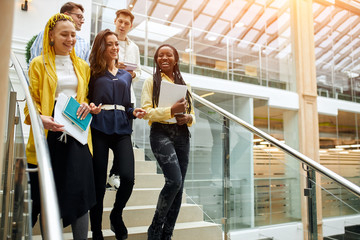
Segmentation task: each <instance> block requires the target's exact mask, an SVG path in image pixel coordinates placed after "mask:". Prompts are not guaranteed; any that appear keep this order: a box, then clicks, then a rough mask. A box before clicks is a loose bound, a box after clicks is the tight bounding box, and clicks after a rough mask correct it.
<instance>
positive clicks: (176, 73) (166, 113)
mask: <svg viewBox="0 0 360 240" xmlns="http://www.w3.org/2000/svg"><path fill="white" fill-rule="evenodd" d="M154 63H155V67H154V73H153V77H152V78H151V77H150V78H148V79H146V81H145V82H144V85H143V90H142V95H141V105H142V107H143V108H144V109H145V110H146V111H147V115H146V116H145V118H147V119H149V124H150V125H151V130H150V144H151V150H152V151H153V153H154V156H155V158H156V160H157V162H158V163H159V165H160V167H161V169H162V171H163V173H164V177H165V186H164V188H163V189H162V190H161V192H160V195H159V199H158V203H157V205H156V211H155V215H154V218H153V220H152V223H151V225H150V227H149V229H148V240H160V239H165V240H170V239H171V236H172V234H173V231H174V227H175V222H176V219H177V216H178V214H179V210H180V206H181V199H182V193H183V188H184V180H185V175H186V171H187V165H188V162H189V151H190V145H189V144H190V132H189V130H188V127H189V126H191V125H192V124H193V123H194V122H195V113H194V107H193V106H192V97H191V94H190V91H191V90H190V89H189V87H188V91H187V93H186V96H185V97H184V98H181V99H179V100H178V101H177V102H176V103H175V104H174V105H172V106H169V107H158V103H159V94H160V86H161V83H162V82H163V81H164V82H170V83H171V84H179V85H186V83H185V81H184V79H183V78H182V76H181V73H180V70H179V54H178V52H177V50H176V49H175V48H174V47H173V46H171V45H168V44H164V45H161V46H160V47H159V48H158V49H157V50H156V52H155V55H154ZM173 117H175V119H176V122H175V123H174V122H170V121H168V120H169V119H171V118H173Z"/></svg>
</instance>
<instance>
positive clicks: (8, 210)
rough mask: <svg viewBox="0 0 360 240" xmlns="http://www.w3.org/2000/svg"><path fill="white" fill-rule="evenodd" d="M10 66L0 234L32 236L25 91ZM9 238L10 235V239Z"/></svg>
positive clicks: (18, 237)
mask: <svg viewBox="0 0 360 240" xmlns="http://www.w3.org/2000/svg"><path fill="white" fill-rule="evenodd" d="M12 72H13V70H12V69H10V75H11V77H9V79H10V83H11V84H10V85H11V89H9V92H10V97H9V102H8V106H9V108H8V111H7V112H6V115H5V116H7V124H6V125H7V130H6V140H7V142H6V149H5V152H6V156H4V157H5V161H4V166H3V168H2V173H1V175H2V186H0V187H1V198H0V208H1V213H2V214H1V216H0V234H1V236H2V237H5V236H6V237H10V236H11V239H19V240H20V239H30V237H31V234H30V232H31V227H30V226H31V220H30V219H31V218H29V211H30V204H31V201H30V194H29V189H30V188H29V185H28V175H27V173H26V166H27V164H26V156H25V145H24V134H23V129H22V118H21V117H20V112H21V111H22V108H21V107H20V106H19V104H18V100H20V99H21V93H20V92H21V91H19V93H20V94H19V93H18V92H17V91H18V90H19V89H15V88H14V84H13V83H14V82H15V83H16V81H17V79H16V77H15V75H12V74H11V73H12ZM6 239H8V238H6Z"/></svg>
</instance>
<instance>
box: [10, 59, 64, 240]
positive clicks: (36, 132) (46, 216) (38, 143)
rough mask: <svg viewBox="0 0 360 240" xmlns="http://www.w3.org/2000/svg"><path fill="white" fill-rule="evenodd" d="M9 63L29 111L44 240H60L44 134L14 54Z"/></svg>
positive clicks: (55, 200)
mask: <svg viewBox="0 0 360 240" xmlns="http://www.w3.org/2000/svg"><path fill="white" fill-rule="evenodd" d="M10 58H11V61H12V62H13V64H14V67H15V71H16V73H17V75H18V77H19V79H20V84H21V86H22V89H23V90H24V92H25V98H26V103H27V106H28V109H29V115H30V119H31V126H32V132H33V136H34V141H35V149H36V158H37V163H38V169H39V185H40V186H39V187H40V199H41V210H42V211H41V219H42V221H41V223H42V224H43V227H42V232H43V237H44V239H51V240H62V239H63V235H62V224H61V221H60V211H59V204H58V199H57V194H56V188H55V182H54V177H53V175H52V168H51V164H50V155H49V151H48V146H47V142H46V139H45V134H44V130H43V129H44V127H43V124H42V121H41V119H40V116H39V114H38V112H37V111H36V108H35V106H34V103H33V100H32V98H31V95H30V91H29V89H28V84H27V80H26V75H25V73H24V71H23V69H22V68H21V65H20V63H19V61H18V59H17V58H16V56H15V54H14V53H13V52H11V54H10Z"/></svg>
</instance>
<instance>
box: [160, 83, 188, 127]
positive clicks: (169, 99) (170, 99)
mask: <svg viewBox="0 0 360 240" xmlns="http://www.w3.org/2000/svg"><path fill="white" fill-rule="evenodd" d="M186 91H187V86H186V85H179V84H174V83H170V82H168V81H161V85H160V94H159V106H158V107H171V106H172V105H174V104H175V103H176V102H177V101H179V100H180V99H181V98H185V96H186ZM167 122H171V123H176V119H175V118H174V117H173V118H171V119H169V120H167Z"/></svg>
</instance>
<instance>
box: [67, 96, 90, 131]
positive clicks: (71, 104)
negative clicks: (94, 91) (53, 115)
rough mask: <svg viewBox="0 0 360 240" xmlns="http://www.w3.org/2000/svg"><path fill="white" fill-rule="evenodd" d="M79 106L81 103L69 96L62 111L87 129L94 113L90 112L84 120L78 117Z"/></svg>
mask: <svg viewBox="0 0 360 240" xmlns="http://www.w3.org/2000/svg"><path fill="white" fill-rule="evenodd" d="M79 107H80V103H78V102H77V101H76V100H75V98H73V97H69V98H68V100H67V103H66V105H65V107H64V110H63V112H62V113H63V114H64V116H65V117H67V118H68V119H69V120H70V121H71V123H72V124H74V125H76V126H78V127H79V128H80V129H81V130H83V131H85V130H86V129H87V127H88V126H89V124H90V122H91V119H92V115H91V114H90V113H89V114H88V115H86V117H85V118H84V119H83V120H80V118H77V116H76V112H77V110H78V108H79Z"/></svg>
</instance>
